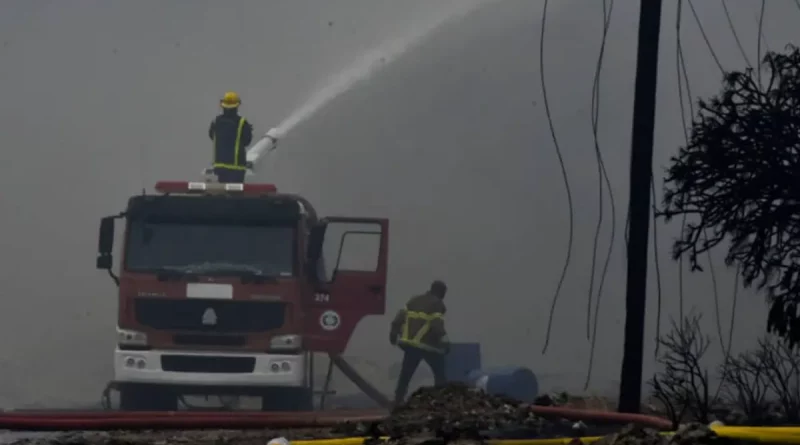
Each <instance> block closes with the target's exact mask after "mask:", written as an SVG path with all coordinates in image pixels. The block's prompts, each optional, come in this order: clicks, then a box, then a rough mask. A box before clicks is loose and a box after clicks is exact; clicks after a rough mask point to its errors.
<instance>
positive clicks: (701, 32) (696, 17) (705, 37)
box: [687, 0, 725, 73]
mask: <svg viewBox="0 0 800 445" xmlns="http://www.w3.org/2000/svg"><path fill="white" fill-rule="evenodd" d="M687 1H688V3H689V8H690V9H691V10H692V15H693V16H694V20H695V21H696V22H697V27H698V28H700V34H702V35H703V40H705V42H706V46H707V47H708V50H709V51H711V57H713V58H714V62H716V63H717V66H718V67H719V70H720V71H722V72H723V73H724V72H725V69H724V68H722V63H720V61H719V58H718V57H717V53H716V51H714V47H713V46H711V41H710V40H709V39H708V36H707V35H706V30H705V28H703V23H702V22H701V21H700V16H698V15H697V11H695V9H694V4H693V3H692V0H687Z"/></svg>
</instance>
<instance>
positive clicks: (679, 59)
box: [659, 0, 691, 323]
mask: <svg viewBox="0 0 800 445" xmlns="http://www.w3.org/2000/svg"><path fill="white" fill-rule="evenodd" d="M682 16H683V0H678V13H677V15H676V18H675V68H676V70H677V74H678V77H677V79H678V104H679V105H680V110H681V128H683V136H684V138H685V140H686V143H687V144H688V143H689V131H688V130H687V128H686V107H684V105H683V72H685V68H686V67H685V64H684V60H683V44H682V43H681V19H682ZM682 67H683V68H684V69H683V70H682V69H681V68H682ZM690 101H691V98H690ZM684 231H686V214H684V215H683V217H682V218H681V232H680V234H681V236H683V233H684ZM678 314H679V315H680V323H683V317H684V312H683V255H681V256H680V257H678ZM659 318H660V316H659Z"/></svg>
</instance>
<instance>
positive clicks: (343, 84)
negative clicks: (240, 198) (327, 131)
mask: <svg viewBox="0 0 800 445" xmlns="http://www.w3.org/2000/svg"><path fill="white" fill-rule="evenodd" d="M489 1H492V0H475V1H467V0H461V1H460V2H459V3H457V6H456V8H454V9H455V10H448V11H447V12H446V13H442V14H438V15H437V16H435V17H432V18H431V20H429V21H427V22H425V23H422V24H419V25H418V26H414V27H412V29H411V30H410V32H409V33H407V34H406V35H405V36H403V37H402V38H399V39H391V40H389V41H387V42H384V44H382V45H379V46H378V47H377V48H376V49H374V50H372V51H370V52H368V53H366V54H364V55H363V56H362V57H360V58H358V59H357V60H356V62H355V63H354V64H353V65H351V66H350V68H348V69H346V70H344V71H342V72H340V73H339V74H338V75H336V76H334V77H332V78H331V79H329V80H328V81H327V82H326V83H325V86H324V87H323V88H321V89H320V90H318V91H317V92H316V93H314V94H313V95H311V97H309V98H308V100H306V102H305V103H303V105H302V106H300V107H299V108H297V109H296V110H295V111H294V112H293V113H292V114H290V115H289V117H287V118H286V119H285V120H284V121H283V122H282V123H281V124H280V125H278V126H277V127H275V128H272V129H270V130H269V131H268V132H267V133H266V134H264V136H262V137H261V139H259V140H258V141H256V142H255V143H254V144H253V145H251V146H250V148H249V149H248V150H247V163H248V174H253V170H255V168H256V166H257V165H258V163H259V161H260V160H261V159H262V158H264V156H265V155H268V154H270V153H272V152H274V151H275V149H276V148H277V146H278V140H280V139H282V138H283V137H285V136H286V134H288V133H289V132H290V131H291V130H293V129H294V128H295V127H297V126H298V125H299V124H301V123H302V122H304V121H306V120H308V119H309V118H310V117H311V116H313V115H314V114H316V113H317V112H318V111H320V110H321V109H323V108H324V107H325V106H326V105H327V104H328V103H329V102H331V101H332V100H333V99H335V98H336V97H338V96H340V95H341V94H343V93H345V92H346V91H348V90H350V89H351V88H352V87H353V86H354V85H355V84H356V83H358V82H360V81H362V80H365V79H367V78H369V77H371V76H372V75H373V74H375V73H376V72H377V71H379V70H380V69H381V68H382V67H384V66H385V65H387V64H388V63H390V62H392V61H394V60H395V59H397V58H398V57H400V56H401V55H402V54H403V53H405V52H406V51H408V50H409V49H411V48H412V47H414V46H415V45H416V44H417V43H419V42H420V41H421V40H423V38H425V37H427V35H428V34H430V33H431V32H432V31H433V30H434V29H436V28H438V27H440V26H442V25H443V24H444V23H445V22H447V21H450V20H453V19H455V18H458V17H462V16H463V15H464V14H466V13H468V12H470V11H471V10H473V9H475V7H477V6H478V5H479V4H485V3H488V2H489Z"/></svg>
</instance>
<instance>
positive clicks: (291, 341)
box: [269, 334, 303, 351]
mask: <svg viewBox="0 0 800 445" xmlns="http://www.w3.org/2000/svg"><path fill="white" fill-rule="evenodd" d="M302 345H303V338H302V337H301V336H299V335H297V334H289V335H276V336H275V337H272V339H271V340H270V341H269V347H270V348H271V349H275V350H281V351H294V350H297V349H300V348H301V347H302Z"/></svg>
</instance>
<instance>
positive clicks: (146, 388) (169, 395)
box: [119, 384, 178, 411]
mask: <svg viewBox="0 0 800 445" xmlns="http://www.w3.org/2000/svg"><path fill="white" fill-rule="evenodd" d="M119 405H120V409H121V410H122V411H177V410H178V397H177V395H176V394H175V393H173V392H171V391H169V390H168V389H166V388H161V387H159V386H156V385H137V384H129V385H122V386H121V387H120V389H119Z"/></svg>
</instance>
